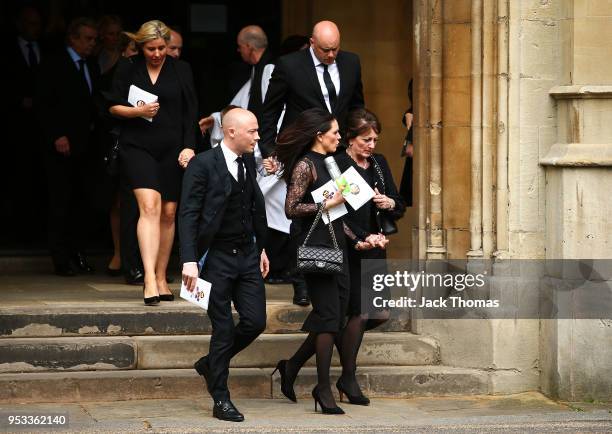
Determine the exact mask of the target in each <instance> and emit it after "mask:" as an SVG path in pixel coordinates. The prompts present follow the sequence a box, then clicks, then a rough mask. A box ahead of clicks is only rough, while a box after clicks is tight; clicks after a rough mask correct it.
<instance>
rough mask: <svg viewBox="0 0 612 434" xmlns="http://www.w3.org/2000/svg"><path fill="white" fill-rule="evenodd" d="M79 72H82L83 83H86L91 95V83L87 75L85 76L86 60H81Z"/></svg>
mask: <svg viewBox="0 0 612 434" xmlns="http://www.w3.org/2000/svg"><path fill="white" fill-rule="evenodd" d="M79 71H81V76H82V77H83V81H85V86H87V89H88V90H89V92H90V93H91V88H90V87H89V82H88V81H87V75H85V59H79Z"/></svg>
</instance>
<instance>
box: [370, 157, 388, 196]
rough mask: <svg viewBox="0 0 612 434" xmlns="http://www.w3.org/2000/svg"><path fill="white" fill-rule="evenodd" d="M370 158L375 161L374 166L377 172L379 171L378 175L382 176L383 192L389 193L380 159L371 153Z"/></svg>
mask: <svg viewBox="0 0 612 434" xmlns="http://www.w3.org/2000/svg"><path fill="white" fill-rule="evenodd" d="M370 158H371V159H372V162H373V163H374V168H375V169H376V172H377V173H378V177H379V178H380V182H381V183H382V189H383V191H382V194H387V193H386V190H387V189H386V188H385V177H384V176H383V173H382V170H380V166H379V165H378V161H376V158H374V155H370Z"/></svg>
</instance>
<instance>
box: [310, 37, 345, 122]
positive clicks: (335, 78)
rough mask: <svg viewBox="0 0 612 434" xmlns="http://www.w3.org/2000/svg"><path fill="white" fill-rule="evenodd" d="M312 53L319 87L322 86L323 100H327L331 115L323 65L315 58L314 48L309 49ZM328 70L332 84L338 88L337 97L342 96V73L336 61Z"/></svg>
mask: <svg viewBox="0 0 612 434" xmlns="http://www.w3.org/2000/svg"><path fill="white" fill-rule="evenodd" d="M308 50H309V51H310V55H311V56H312V61H313V63H314V65H315V69H316V71H317V78H318V79H319V86H321V92H323V98H324V99H325V105H326V106H327V109H328V110H329V112H330V113H331V111H332V109H331V105H330V103H329V94H328V93H327V86H325V81H324V80H323V64H322V63H321V61H320V60H319V59H317V56H315V53H314V50H313V49H312V47H310V48H309V49H308ZM327 70H328V71H329V75H330V76H331V80H332V83H334V87H335V88H336V96H339V95H340V71H338V64H337V63H336V61H335V60H334V63H332V64H331V65H328V66H327Z"/></svg>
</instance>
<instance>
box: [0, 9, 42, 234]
mask: <svg viewBox="0 0 612 434" xmlns="http://www.w3.org/2000/svg"><path fill="white" fill-rule="evenodd" d="M15 24H16V27H17V32H18V33H17V36H16V38H15V39H13V40H12V41H11V43H10V45H9V50H8V61H7V62H6V63H5V69H6V71H7V72H8V83H10V85H9V86H8V89H7V90H6V91H7V93H8V96H9V98H8V99H9V107H10V109H9V110H8V111H7V114H8V119H5V122H6V123H5V125H7V126H8V127H9V128H11V129H12V130H13V131H14V132H15V133H16V134H18V137H19V141H18V142H16V143H13V144H11V146H6V147H5V152H4V154H3V159H2V160H3V162H2V163H0V172H1V173H0V182H2V185H9V183H14V184H15V185H16V186H17V188H12V189H9V191H8V192H7V194H6V195H5V196H4V197H3V198H2V199H0V201H8V203H9V209H8V212H6V211H5V210H4V209H3V212H2V216H0V220H3V221H4V219H5V218H7V217H10V219H9V220H7V224H3V225H2V226H3V227H7V228H11V230H10V232H9V233H7V234H6V235H7V238H10V235H13V234H14V235H15V240H16V241H17V240H18V241H19V242H22V243H23V242H24V241H30V240H36V241H38V240H39V239H40V238H41V237H42V236H43V232H42V230H44V225H41V224H40V222H39V219H40V213H41V211H42V212H44V211H45V209H46V206H44V205H43V204H41V203H35V202H34V201H32V197H34V196H36V195H37V194H38V191H39V190H40V186H41V185H44V183H45V177H44V166H43V158H42V156H41V155H40V154H41V153H40V149H39V148H40V135H39V128H38V121H37V119H36V116H35V113H34V110H33V106H34V90H35V86H36V74H37V72H38V69H39V68H38V67H39V65H40V62H41V59H42V57H43V56H44V54H45V53H44V46H43V44H42V43H41V42H42V41H41V35H42V30H43V22H42V17H41V15H40V12H39V11H38V9H36V8H35V7H33V6H31V5H28V6H24V7H23V8H22V9H20V10H19V13H18V15H17V19H16V22H15ZM16 161H28V164H27V165H21V164H15V162H16Z"/></svg>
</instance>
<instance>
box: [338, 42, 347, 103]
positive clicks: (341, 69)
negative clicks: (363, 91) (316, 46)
mask: <svg viewBox="0 0 612 434" xmlns="http://www.w3.org/2000/svg"><path fill="white" fill-rule="evenodd" d="M336 65H337V66H338V76H339V77H340V89H338V102H337V103H336V109H337V108H338V106H339V105H340V98H342V97H343V96H344V88H345V86H346V82H345V80H343V79H342V77H346V75H345V74H344V73H345V72H346V71H345V68H346V64H345V63H344V56H343V55H342V51H340V52H339V53H338V56H337V57H336Z"/></svg>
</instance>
